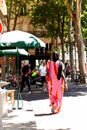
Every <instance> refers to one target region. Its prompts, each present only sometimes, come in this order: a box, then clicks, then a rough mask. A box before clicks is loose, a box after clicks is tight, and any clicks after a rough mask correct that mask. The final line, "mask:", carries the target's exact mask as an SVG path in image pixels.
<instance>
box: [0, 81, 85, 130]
mask: <svg viewBox="0 0 87 130" xmlns="http://www.w3.org/2000/svg"><path fill="white" fill-rule="evenodd" d="M68 86H69V89H68V90H65V93H64V97H63V103H62V108H61V112H60V113H59V114H52V113H51V111H50V106H49V99H48V93H47V92H46V93H45V92H42V88H41V87H38V88H36V87H35V86H31V89H32V94H28V92H26V91H24V92H23V93H22V101H20V102H19V105H20V106H21V107H22V109H16V110H12V111H10V112H9V113H8V117H4V118H3V120H2V123H3V130H14V129H15V130H87V125H86V124H87V123H86V121H87V85H81V84H78V85H77V84H75V83H71V82H70V81H68ZM17 101H18V100H16V101H15V106H16V107H17Z"/></svg>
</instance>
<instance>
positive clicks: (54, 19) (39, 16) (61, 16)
mask: <svg viewBox="0 0 87 130" xmlns="http://www.w3.org/2000/svg"><path fill="white" fill-rule="evenodd" d="M36 3H37V4H36ZM36 3H35V4H34V6H33V10H32V13H31V23H32V24H33V25H34V26H35V27H43V26H44V27H45V29H46V34H47V36H48V37H51V39H52V41H54V40H56V45H55V47H56V48H58V38H59V39H61V45H62V57H63V61H64V60H65V58H64V41H65V38H66V37H67V35H68V32H67V27H68V24H67V23H68V22H66V24H65V21H67V18H66V16H67V12H66V8H65V6H64V3H63V0H40V1H37V2H36ZM35 5H36V6H35ZM52 46H54V42H52Z"/></svg>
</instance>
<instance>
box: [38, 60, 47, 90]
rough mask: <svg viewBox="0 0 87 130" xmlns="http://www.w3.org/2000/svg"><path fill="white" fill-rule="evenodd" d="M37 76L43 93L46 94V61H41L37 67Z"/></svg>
mask: <svg viewBox="0 0 87 130" xmlns="http://www.w3.org/2000/svg"><path fill="white" fill-rule="evenodd" d="M39 74H40V76H41V79H42V88H43V91H44V92H46V91H47V82H46V61H45V60H43V61H42V64H41V65H40V67H39Z"/></svg>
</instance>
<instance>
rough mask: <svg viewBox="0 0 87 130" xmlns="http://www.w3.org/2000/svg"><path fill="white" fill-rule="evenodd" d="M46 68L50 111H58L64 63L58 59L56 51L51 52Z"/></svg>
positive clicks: (62, 87)
mask: <svg viewBox="0 0 87 130" xmlns="http://www.w3.org/2000/svg"><path fill="white" fill-rule="evenodd" d="M46 68H47V75H46V80H47V82H48V90H49V100H50V106H51V111H52V113H58V112H60V108H61V105H62V97H63V91H64V86H65V77H64V75H63V69H64V64H63V63H62V62H61V61H60V60H59V54H58V52H57V51H55V52H53V54H52V58H51V60H49V61H48V62H47V65H46Z"/></svg>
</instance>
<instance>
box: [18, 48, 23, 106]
mask: <svg viewBox="0 0 87 130" xmlns="http://www.w3.org/2000/svg"><path fill="white" fill-rule="evenodd" d="M17 52H18V47H17ZM17 74H18V76H17V108H18V109H22V107H23V103H22V96H21V93H20V83H19V82H20V72H19V54H18V53H17ZM20 101H21V103H22V106H21V107H20V105H19V103H20Z"/></svg>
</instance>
